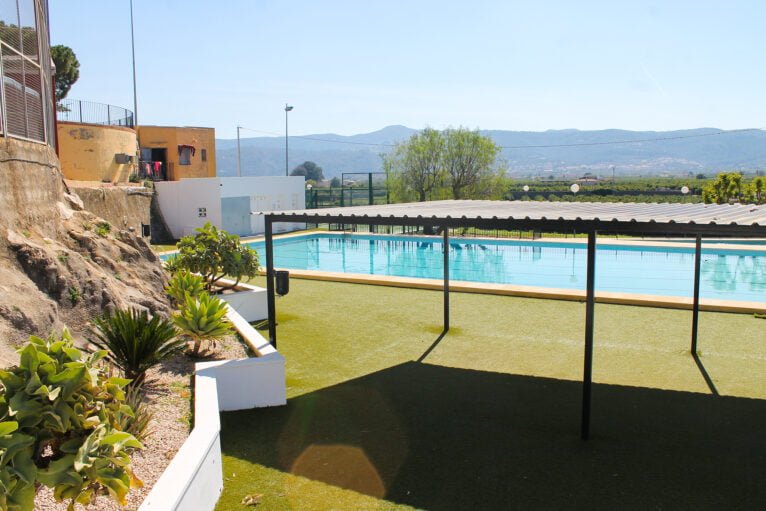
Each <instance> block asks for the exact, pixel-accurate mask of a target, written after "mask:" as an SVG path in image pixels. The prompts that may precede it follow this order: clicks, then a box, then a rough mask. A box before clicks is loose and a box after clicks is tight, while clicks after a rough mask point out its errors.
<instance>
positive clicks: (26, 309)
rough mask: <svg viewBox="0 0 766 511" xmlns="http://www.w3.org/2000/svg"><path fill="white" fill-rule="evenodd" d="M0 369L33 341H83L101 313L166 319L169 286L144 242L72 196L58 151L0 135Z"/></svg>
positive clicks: (75, 196)
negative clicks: (133, 310)
mask: <svg viewBox="0 0 766 511" xmlns="http://www.w3.org/2000/svg"><path fill="white" fill-rule="evenodd" d="M0 177H1V178H2V179H0V366H5V365H9V364H12V363H15V361H16V359H17V356H16V354H15V349H16V348H17V347H18V346H19V345H20V344H21V343H22V342H23V341H24V340H25V339H26V338H27V337H29V335H39V336H47V335H48V334H50V333H51V332H57V331H60V330H61V329H62V328H63V327H65V326H66V327H67V328H69V329H70V331H72V332H73V334H74V335H75V337H76V338H79V339H85V338H87V335H88V330H89V321H90V319H91V318H93V317H94V316H97V315H99V314H102V313H103V312H104V311H108V310H113V309H115V308H127V307H137V308H145V309H149V310H151V311H153V312H159V313H167V312H169V307H168V303H167V299H166V298H165V296H164V293H163V288H164V286H165V283H166V280H165V275H164V273H163V271H162V269H161V267H160V263H159V260H158V258H157V256H156V255H155V254H154V252H152V250H151V249H150V247H149V245H148V244H147V242H146V241H145V240H143V239H142V238H140V237H137V236H136V235H135V234H134V233H132V232H130V231H128V230H121V226H119V225H115V226H111V225H110V226H109V231H108V232H107V230H106V228H105V225H104V220H103V219H101V218H99V217H97V216H96V215H94V214H93V213H91V212H89V211H87V210H86V209H84V207H83V203H82V201H81V200H80V198H79V197H78V196H77V195H75V194H73V193H70V192H69V190H68V189H67V187H66V184H65V183H64V180H63V176H62V174H61V171H60V170H59V162H58V160H57V158H56V156H55V153H54V152H53V151H52V150H51V149H50V148H49V147H48V146H44V145H40V144H33V143H26V142H21V141H18V140H13V139H8V138H2V137H0Z"/></svg>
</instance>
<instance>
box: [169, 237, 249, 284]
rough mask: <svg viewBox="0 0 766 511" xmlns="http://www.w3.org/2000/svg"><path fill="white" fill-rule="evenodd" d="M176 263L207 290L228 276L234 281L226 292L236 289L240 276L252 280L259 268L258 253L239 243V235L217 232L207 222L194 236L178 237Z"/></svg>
mask: <svg viewBox="0 0 766 511" xmlns="http://www.w3.org/2000/svg"><path fill="white" fill-rule="evenodd" d="M176 263H177V266H179V267H180V268H185V269H187V270H189V271H190V272H193V273H199V274H200V275H202V278H203V279H205V282H206V288H207V289H208V291H212V290H213V288H214V287H215V286H216V285H218V281H219V280H221V279H222V278H223V277H224V276H227V275H228V276H229V277H231V278H233V279H235V282H234V284H232V285H230V286H226V287H225V289H229V288H233V287H236V286H237V284H239V281H240V280H242V278H243V277H250V278H252V277H255V275H257V273H258V268H259V267H260V263H259V260H258V252H256V251H255V250H254V249H252V248H250V247H248V246H247V245H243V244H241V243H240V242H239V236H236V235H234V234H229V233H228V232H226V231H224V230H219V229H216V227H215V226H213V225H212V224H211V223H210V222H208V223H206V224H205V226H204V227H201V228H199V229H196V234H195V235H193V236H184V237H183V238H181V241H179V242H178V259H177V260H176Z"/></svg>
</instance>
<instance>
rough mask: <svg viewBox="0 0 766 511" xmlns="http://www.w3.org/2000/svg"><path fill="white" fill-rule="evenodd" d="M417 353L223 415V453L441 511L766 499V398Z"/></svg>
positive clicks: (696, 505)
mask: <svg viewBox="0 0 766 511" xmlns="http://www.w3.org/2000/svg"><path fill="white" fill-rule="evenodd" d="M580 397H581V385H580V384H579V383H577V382H570V381H562V380H554V379H548V378H537V377H529V376H518V375H511V374H501V373H490V372H481V371H471V370H464V369H455V368H448V367H442V366H436V365H429V364H419V363H415V362H412V363H406V364H402V365H399V366H395V367H391V368H389V369H386V370H383V371H380V372H377V373H373V374H370V375H367V376H364V377H361V378H358V379H355V380H350V381H347V382H345V383H343V384H340V385H336V386H333V387H328V388H325V389H321V390H318V391H316V392H313V393H310V394H306V395H303V396H300V397H297V398H293V399H290V400H289V401H288V404H287V406H285V407H280V408H272V409H260V410H249V411H243V412H229V413H224V414H222V426H223V431H222V447H223V450H224V454H226V455H228V456H232V457H236V458H241V459H247V460H248V461H250V462H253V463H259V464H263V465H266V466H268V467H273V468H276V469H278V470H281V471H284V472H292V473H294V474H297V475H301V476H304V477H308V478H310V479H314V480H319V481H323V482H325V483H328V484H332V485H336V486H340V487H343V488H347V489H352V490H356V491H358V492H361V493H366V494H369V495H373V496H376V497H382V498H384V499H386V500H389V501H392V502H397V503H403V504H408V505H411V506H415V507H418V508H424V509H433V510H445V509H446V510H452V509H454V510H458V509H459V510H465V509H493V510H494V509H529V508H535V509H539V508H559V509H562V508H566V509H571V508H581V509H617V508H619V509H626V508H628V509H655V508H656V509H679V508H682V509H721V508H726V509H745V508H748V509H758V508H760V509H763V508H764V506H766V485H764V484H763V483H764V474H766V435H764V434H763V426H764V424H766V401H763V400H754V399H743V398H732V397H716V396H710V395H703V394H694V393H686V392H672V391H662V390H654V389H646V388H636V387H621V386H614V385H598V384H595V385H594V389H593V419H592V439H591V440H590V441H589V442H583V441H581V440H580V438H579V424H580V416H579V413H580Z"/></svg>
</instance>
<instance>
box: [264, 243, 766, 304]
mask: <svg viewBox="0 0 766 511" xmlns="http://www.w3.org/2000/svg"><path fill="white" fill-rule="evenodd" d="M250 245H251V246H252V247H253V248H256V249H258V251H259V253H260V255H261V262H262V263H265V253H264V246H263V242H255V243H251V244H250ZM585 255H586V250H585V246H584V244H580V243H572V242H569V243H567V242H560V243H558V242H557V243H551V242H534V241H511V240H470V239H469V240H463V239H460V240H457V239H453V240H451V243H450V255H449V261H450V278H451V279H452V280H464V281H472V282H492V283H502V284H516V285H524V286H540V287H554V288H564V289H585ZM274 259H275V266H276V267H278V268H287V269H301V270H321V271H332V272H344V273H363V274H365V273H366V274H372V275H393V276H401V277H419V278H429V279H441V278H442V277H443V270H442V268H443V266H442V264H443V255H442V243H441V240H440V239H438V238H427V237H413V236H364V235H353V236H335V235H329V234H313V235H309V236H298V237H293V238H286V239H278V240H275V243H274ZM693 272H694V248H693V247H689V248H685V247H684V248H677V247H662V246H657V247H646V246H642V247H626V246H622V245H609V244H608V243H599V245H598V250H597V255H596V289H597V290H599V291H615V292H626V293H640V294H650V295H662V296H691V295H692V287H693V282H692V278H693ZM701 275H702V277H701V284H700V285H701V288H700V295H701V297H702V298H713V299H724V300H745V301H758V302H764V301H766V249H765V250H764V251H742V252H737V251H732V250H727V249H719V248H716V247H715V246H714V245H713V246H707V247H705V245H703V252H702V264H701Z"/></svg>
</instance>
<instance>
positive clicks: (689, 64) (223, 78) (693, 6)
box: [50, 0, 766, 138]
mask: <svg viewBox="0 0 766 511" xmlns="http://www.w3.org/2000/svg"><path fill="white" fill-rule="evenodd" d="M50 10H51V14H50V17H51V38H52V42H53V44H66V45H68V46H70V47H72V48H73V49H74V51H75V53H76V54H77V56H78V58H79V60H80V63H81V78H80V80H79V82H77V83H76V84H75V86H74V87H73V89H72V91H71V92H70V94H69V97H71V98H74V99H87V100H92V101H98V102H103V103H111V104H115V105H120V106H125V107H128V108H131V109H132V105H133V85H132V75H131V55H130V17H129V2H128V0H108V1H104V0H72V1H68V2H63V1H60V0H53V1H51V2H50ZM134 14H135V30H136V60H137V66H138V118H139V122H140V123H142V124H167V125H195V126H212V127H215V128H216V132H217V136H218V137H219V138H233V137H235V136H236V129H235V126H236V125H237V124H240V125H242V126H247V127H249V128H253V129H257V130H263V131H266V132H275V133H283V132H284V110H283V108H284V104H285V102H289V103H291V104H293V105H295V110H294V111H293V112H291V113H290V133H291V134H295V135H300V134H309V133H340V134H345V135H349V134H355V133H363V132H368V131H374V130H376V129H379V128H382V127H384V126H386V125H390V124H404V125H406V126H409V127H412V128H422V127H425V126H432V127H435V128H443V127H446V126H450V125H451V126H460V125H462V126H467V127H470V128H481V129H507V130H532V131H542V130H546V129H565V128H578V129H602V128H623V129H639V130H669V129H681V128H697V127H718V128H723V129H733V128H749V127H758V128H760V127H764V126H766V101H764V100H763V91H765V90H766V66H764V65H763V55H762V53H763V48H766V30H764V26H763V21H764V20H766V2H762V1H743V0H740V1H737V0H730V1H727V2H721V1H712V0H696V1H685V0H673V1H667V0H666V1H650V0H640V1H615V0H612V1H603V2H600V1H586V0H580V1H576V2H575V1H544V0H540V1H525V2H520V1H496V2H490V1H481V0H475V1H472V2H465V1H451V0H442V1H431V0H418V1H415V0H409V1H399V0H386V1H359V0H357V1H333V0H323V1H309V0H306V1H287V0H285V1H277V0H269V1H265V0H251V1H247V0H221V1H219V2H210V1H198V0H134ZM258 135H259V134H258V133H254V132H243V136H258Z"/></svg>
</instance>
